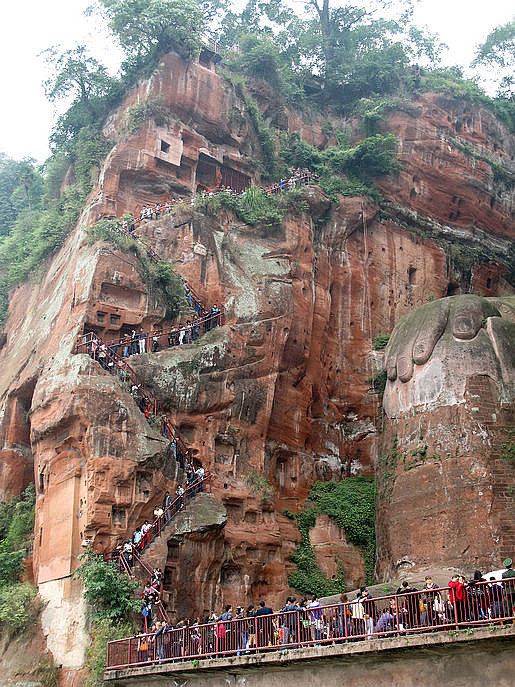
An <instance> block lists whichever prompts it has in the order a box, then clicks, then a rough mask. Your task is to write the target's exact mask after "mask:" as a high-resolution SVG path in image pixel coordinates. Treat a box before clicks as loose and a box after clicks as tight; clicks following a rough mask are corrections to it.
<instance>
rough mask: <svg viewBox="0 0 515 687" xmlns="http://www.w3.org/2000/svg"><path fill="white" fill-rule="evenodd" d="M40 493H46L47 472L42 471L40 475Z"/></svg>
mask: <svg viewBox="0 0 515 687" xmlns="http://www.w3.org/2000/svg"><path fill="white" fill-rule="evenodd" d="M39 493H40V494H44V493H45V471H44V470H41V472H40V473H39Z"/></svg>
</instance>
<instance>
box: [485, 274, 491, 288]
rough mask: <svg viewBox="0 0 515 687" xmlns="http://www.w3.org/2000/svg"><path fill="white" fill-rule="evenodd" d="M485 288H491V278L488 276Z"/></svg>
mask: <svg viewBox="0 0 515 687" xmlns="http://www.w3.org/2000/svg"><path fill="white" fill-rule="evenodd" d="M486 288H487V289H491V288H492V280H491V279H490V277H488V279H487V280H486Z"/></svg>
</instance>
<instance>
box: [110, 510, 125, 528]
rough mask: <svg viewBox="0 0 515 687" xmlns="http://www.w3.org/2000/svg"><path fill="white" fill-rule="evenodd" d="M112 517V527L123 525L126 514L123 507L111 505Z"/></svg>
mask: <svg viewBox="0 0 515 687" xmlns="http://www.w3.org/2000/svg"><path fill="white" fill-rule="evenodd" d="M111 517H112V519H111V522H112V523H113V527H125V523H126V520H127V514H126V511H125V508H117V507H116V506H113V507H112V516H111Z"/></svg>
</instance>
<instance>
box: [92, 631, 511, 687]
mask: <svg viewBox="0 0 515 687" xmlns="http://www.w3.org/2000/svg"><path fill="white" fill-rule="evenodd" d="M514 638H515V625H508V626H502V627H501V626H499V625H494V626H489V627H480V628H470V629H462V630H448V631H446V632H434V633H420V634H414V635H404V636H400V637H387V638H384V639H370V640H363V641H360V642H348V643H344V644H336V645H334V646H333V645H330V644H328V645H325V646H312V647H302V648H299V649H289V650H285V651H270V652H267V653H263V654H251V655H246V656H228V657H227V658H213V659H199V660H198V665H197V662H196V663H195V666H194V665H193V661H180V662H177V663H172V662H168V663H154V664H149V665H145V666H140V667H137V668H124V669H120V670H108V671H106V672H105V674H104V680H106V681H115V680H120V681H125V680H130V681H131V682H132V680H134V679H135V678H140V677H144V676H147V677H148V676H152V677H153V678H156V679H158V678H159V677H162V678H163V677H165V676H170V677H171V676H174V677H182V678H187V677H189V676H191V675H192V674H195V675H199V673H204V674H207V673H214V672H216V671H223V670H225V671H226V670H227V669H230V671H231V673H232V674H235V673H236V674H237V673H242V672H244V671H245V670H247V669H249V668H250V669H252V668H265V667H267V666H269V667H279V666H285V667H286V666H291V665H292V664H297V663H299V662H303V661H317V662H319V661H320V660H322V659H333V660H334V661H335V662H337V663H342V662H348V661H351V660H352V657H354V656H363V655H366V654H369V655H371V654H374V655H376V656H377V655H379V654H381V653H382V652H399V651H405V650H406V649H410V648H412V649H419V650H420V649H422V650H424V649H430V648H431V647H435V648H436V647H442V646H446V645H453V644H454V645H456V644H461V645H463V644H466V643H475V642H485V641H486V640H489V641H492V640H495V641H497V642H498V641H499V640H504V641H508V642H512V641H513V640H514ZM478 648H479V647H478ZM471 650H473V649H471ZM144 684H147V682H146V681H145V683H144Z"/></svg>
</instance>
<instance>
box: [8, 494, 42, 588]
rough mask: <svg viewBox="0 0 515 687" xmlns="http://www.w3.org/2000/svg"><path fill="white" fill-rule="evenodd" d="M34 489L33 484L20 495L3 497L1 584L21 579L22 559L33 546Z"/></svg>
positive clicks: (13, 582) (12, 582)
mask: <svg viewBox="0 0 515 687" xmlns="http://www.w3.org/2000/svg"><path fill="white" fill-rule="evenodd" d="M34 507H35V490H34V485H33V484H30V485H29V486H28V487H27V489H26V490H25V491H24V492H23V493H22V494H21V496H19V497H15V498H13V499H11V500H9V501H0V587H6V586H9V585H14V584H16V583H17V582H18V580H19V578H20V575H21V572H22V564H23V560H24V559H25V558H26V556H27V553H28V552H29V550H30V549H31V547H32V536H33V532H34Z"/></svg>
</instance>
